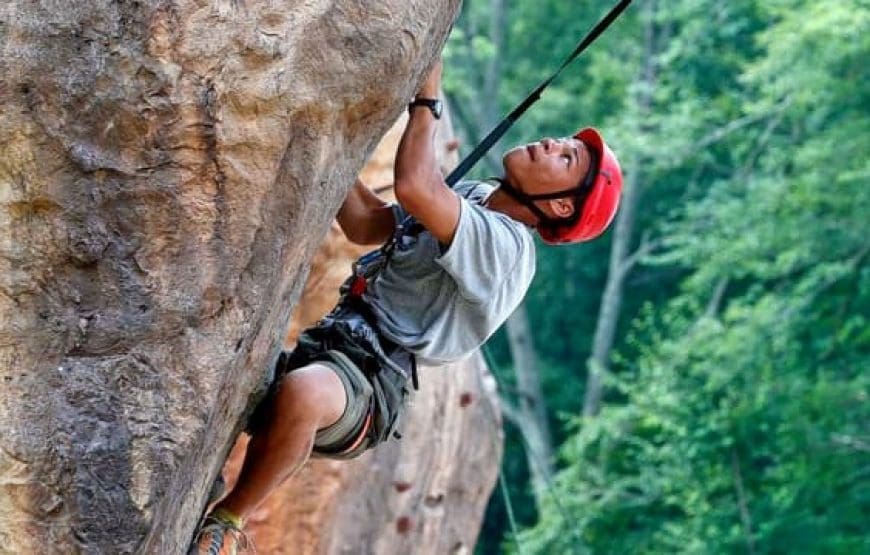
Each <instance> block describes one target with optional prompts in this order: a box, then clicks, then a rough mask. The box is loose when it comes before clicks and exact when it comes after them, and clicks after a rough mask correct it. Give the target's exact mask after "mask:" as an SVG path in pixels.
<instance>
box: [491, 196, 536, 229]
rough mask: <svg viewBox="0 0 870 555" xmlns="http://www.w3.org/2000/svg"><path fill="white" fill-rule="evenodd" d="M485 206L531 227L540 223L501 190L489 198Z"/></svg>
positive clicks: (529, 211)
mask: <svg viewBox="0 0 870 555" xmlns="http://www.w3.org/2000/svg"><path fill="white" fill-rule="evenodd" d="M484 206H486V207H487V208H488V209H490V210H493V211H495V212H501V213H502V214H504V215H506V216H508V217H510V218H512V219H514V220H516V221H518V222H520V223H523V224H526V225H528V226H531V227H534V226H535V224H537V223H538V218H537V217H535V215H534V214H532V212H531V210H529V209H528V208H526V207H525V206H523V205H522V204H520V203H518V202H517V201H516V200H514V199H513V197H511V196H510V195H508V194H507V193H505V192H504V191H503V190H501V189H500V188H499V189H496V190H495V192H493V193H492V194H491V195H490V196H489V198H488V199H487V200H486V204H484Z"/></svg>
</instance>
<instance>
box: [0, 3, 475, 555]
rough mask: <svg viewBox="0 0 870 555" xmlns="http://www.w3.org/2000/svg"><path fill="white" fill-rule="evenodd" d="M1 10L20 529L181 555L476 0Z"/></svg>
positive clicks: (5, 496) (4, 521)
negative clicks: (320, 258)
mask: <svg viewBox="0 0 870 555" xmlns="http://www.w3.org/2000/svg"><path fill="white" fill-rule="evenodd" d="M52 5H53V4H52V3H48V4H46V3H44V2H43V3H33V2H24V1H22V0H13V1H11V2H6V3H4V4H3V5H2V6H0V76H2V77H0V79H2V81H0V307H2V308H0V315H2V318H0V361H2V364H0V383H2V384H3V386H4V387H3V389H2V391H0V438H2V440H0V542H2V545H3V548H4V550H8V551H9V552H13V553H76V552H91V553H132V552H147V553H160V554H163V553H181V552H183V551H184V550H185V549H186V547H187V545H188V542H189V540H190V538H191V536H192V534H193V531H194V527H195V525H196V521H197V518H198V516H199V514H200V511H201V509H202V507H203V504H204V503H205V495H206V492H207V490H208V487H209V486H210V484H211V482H212V480H213V479H214V477H215V476H216V474H217V472H218V471H219V469H220V465H221V463H222V462H223V460H224V457H225V455H226V453H227V451H228V449H229V447H230V445H231V441H232V440H233V438H234V437H235V435H236V433H237V432H238V429H239V427H240V425H241V422H242V421H243V415H244V413H245V411H246V410H247V409H248V408H249V407H250V406H251V404H252V402H253V400H254V398H255V397H256V396H257V394H258V392H260V391H261V390H262V388H263V385H264V383H265V382H266V379H267V375H268V373H269V370H268V369H270V368H271V365H272V362H273V360H274V359H275V357H276V356H277V353H278V350H279V348H280V346H281V343H282V339H283V337H284V331H285V328H286V325H287V321H288V317H289V313H290V310H291V307H292V305H293V302H294V301H295V299H296V297H297V296H298V293H299V291H300V289H301V286H302V283H303V281H304V277H305V274H306V265H307V262H308V260H309V259H310V257H311V255H312V253H313V251H314V248H315V247H316V245H317V244H318V243H319V241H320V239H321V238H322V237H323V235H324V234H325V232H326V230H327V229H328V226H329V222H330V220H331V218H332V217H333V215H334V213H335V211H336V210H337V208H338V206H339V204H340V203H341V200H342V199H343V197H344V194H345V192H346V191H347V188H348V187H349V186H350V185H351V183H352V182H353V179H354V177H355V176H356V174H357V172H358V171H359V169H360V166H361V165H362V162H363V160H364V159H365V157H366V156H367V155H368V153H369V152H370V151H371V149H372V148H373V147H374V145H375V143H376V141H377V139H378V138H379V137H380V136H381V135H382V134H383V132H384V131H385V130H386V129H387V127H388V126H389V124H390V123H391V122H392V121H394V120H395V118H396V116H397V115H398V114H399V113H400V112H401V111H402V110H403V109H404V107H405V105H406V102H407V99H408V98H410V97H411V95H412V94H413V92H414V90H415V89H416V87H417V85H418V84H419V83H420V82H421V80H422V78H423V76H424V73H425V70H426V68H427V67H428V65H429V63H430V62H431V60H432V59H433V57H434V55H435V54H436V52H437V51H438V50H439V48H440V46H441V44H442V43H443V41H444V39H445V36H446V33H447V30H448V28H449V25H450V23H451V21H452V19H453V16H454V14H455V11H456V9H457V8H458V0H444V1H443V2H441V3H436V4H433V3H432V2H422V1H419V0H416V1H406V0H402V1H399V0H382V1H372V2H366V3H365V4H364V6H363V5H362V4H360V3H359V2H356V1H351V0H337V1H330V2H327V1H325V0H324V1H320V2H317V1H315V2H304V3H303V2H291V1H289V0H287V1H283V2H281V1H277V0H276V1H273V2H242V1H230V0H216V1H213V2H190V1H179V2H172V3H167V2H160V1H157V0H151V1H142V2H125V3H120V2H110V1H108V0H97V1H93V2H73V3H63V4H62V5H61V4H57V8H56V9H54V10H53V11H52V10H49V9H47V8H46V6H52Z"/></svg>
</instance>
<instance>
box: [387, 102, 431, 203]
mask: <svg viewBox="0 0 870 555" xmlns="http://www.w3.org/2000/svg"><path fill="white" fill-rule="evenodd" d="M436 124H437V120H436V119H435V117H434V116H433V115H432V113H431V112H430V111H429V110H427V109H425V108H422V109H421V108H417V109H415V110H414V111H413V112H412V113H411V116H410V119H409V121H408V126H407V127H406V128H405V132H404V133H403V134H402V140H401V141H400V142H399V150H398V152H397V153H396V166H395V178H396V197H397V198H400V197H402V196H404V193H406V192H408V189H417V188H425V187H431V186H432V180H433V179H434V178H435V177H436V173H435V172H436V171H437V170H438V168H437V162H436V160H435V132H436V130H437V126H436Z"/></svg>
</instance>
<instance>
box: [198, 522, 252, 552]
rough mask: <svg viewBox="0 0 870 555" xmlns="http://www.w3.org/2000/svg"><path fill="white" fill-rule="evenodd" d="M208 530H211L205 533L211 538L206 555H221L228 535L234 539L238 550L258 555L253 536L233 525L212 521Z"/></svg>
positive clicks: (205, 530)
mask: <svg viewBox="0 0 870 555" xmlns="http://www.w3.org/2000/svg"><path fill="white" fill-rule="evenodd" d="M207 528H209V529H203V533H204V534H207V535H208V536H209V539H208V548H207V549H206V555H220V551H221V548H222V547H223V545H224V537H225V536H227V535H229V536H231V537H232V538H233V541H234V542H235V544H236V548H238V549H240V550H241V551H242V552H244V553H251V554H252V555H256V554H257V548H256V546H255V545H254V542H253V540H251V536H249V535H248V534H247V533H246V532H245V531H244V530H240V529H238V528H236V527H235V526H233V525H232V524H231V523H229V522H225V521H223V520H220V519H211V526H208V527H207Z"/></svg>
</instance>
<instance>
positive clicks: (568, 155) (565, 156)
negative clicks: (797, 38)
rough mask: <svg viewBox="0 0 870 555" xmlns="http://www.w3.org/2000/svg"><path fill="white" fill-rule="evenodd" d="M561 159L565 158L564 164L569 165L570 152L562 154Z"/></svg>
mask: <svg viewBox="0 0 870 555" xmlns="http://www.w3.org/2000/svg"><path fill="white" fill-rule="evenodd" d="M562 159H563V160H565V165H566V166H570V165H571V155H570V154H563V155H562Z"/></svg>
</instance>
